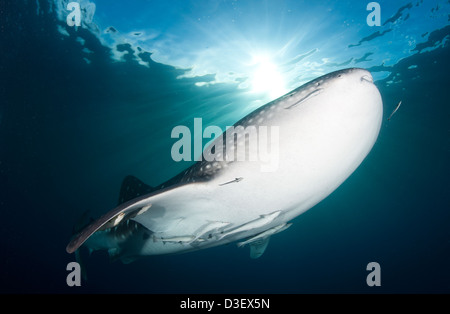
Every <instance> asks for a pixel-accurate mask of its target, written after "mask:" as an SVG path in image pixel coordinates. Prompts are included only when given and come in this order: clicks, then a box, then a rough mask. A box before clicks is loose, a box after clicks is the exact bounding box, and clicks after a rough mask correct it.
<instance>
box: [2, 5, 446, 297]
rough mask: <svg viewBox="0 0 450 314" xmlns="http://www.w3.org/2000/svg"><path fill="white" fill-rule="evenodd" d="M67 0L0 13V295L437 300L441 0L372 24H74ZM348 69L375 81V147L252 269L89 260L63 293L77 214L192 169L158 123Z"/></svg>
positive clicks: (295, 12)
mask: <svg viewBox="0 0 450 314" xmlns="http://www.w3.org/2000/svg"><path fill="white" fill-rule="evenodd" d="M69 2H71V1H57V0H54V1H53V0H36V1H25V0H23V1H2V2H1V3H0V44H1V49H0V99H1V103H0V208H1V214H2V219H1V221H2V223H1V228H0V232H1V234H0V243H1V247H0V278H1V281H0V282H1V283H2V285H1V291H2V293H449V292H450V269H449V267H448V266H449V265H450V228H449V223H450V196H449V193H448V191H449V188H450V184H449V180H448V176H449V175H450V166H449V165H448V162H449V160H450V158H449V157H450V140H449V138H450V109H449V108H448V105H449V101H448V95H447V90H448V86H449V78H448V75H447V73H448V71H449V70H450V66H449V62H450V61H449V56H450V53H449V50H450V44H449V38H450V37H449V36H450V23H449V22H450V2H449V1H438V0H429V1H427V0H421V1H420V0H419V1H417V0H414V1H395V2H394V1H387V0H386V1H378V2H377V3H378V4H379V5H380V8H381V23H380V25H379V26H369V25H368V23H367V19H366V18H367V16H368V15H369V14H370V12H371V11H369V10H367V4H368V3H369V1H367V2H364V1H350V0H348V1H288V0H286V1H278V0H277V1H270V0H266V1H256V0H248V1H242V2H241V1H175V0H173V1H143V0H142V1H140V0H135V1H114V2H112V1H105V0H96V1H88V0H80V1H76V2H79V3H80V7H81V25H80V26H69V25H68V24H67V20H66V17H67V16H68V15H69V14H70V12H69V11H68V10H67V9H66V8H67V4H68V3H69ZM348 67H362V68H365V69H367V70H369V71H371V73H372V74H373V76H374V78H375V80H376V82H375V83H376V85H377V86H378V88H379V90H380V92H381V95H382V97H383V103H384V118H383V124H382V128H381V132H380V135H379V138H378V140H377V142H376V144H375V146H374V148H373V149H372V151H371V153H370V154H369V156H368V157H367V158H366V160H365V161H364V162H363V163H362V165H361V166H360V167H359V168H358V169H357V170H356V171H355V173H354V174H353V175H352V176H351V177H350V178H349V179H347V181H345V182H344V183H343V184H342V185H341V186H340V187H339V188H338V189H337V190H336V191H335V192H333V193H332V194H331V195H330V196H329V197H328V198H326V199H325V200H324V201H322V202H321V203H319V204H318V205H316V206H315V207H314V208H312V209H310V210H309V211H307V212H306V213H304V214H302V215H301V216H299V217H297V218H296V219H295V220H294V224H293V226H292V227H291V228H289V229H288V230H286V231H284V232H282V233H280V234H277V235H275V236H273V237H272V239H271V241H270V244H269V247H268V248H267V250H266V252H265V253H264V255H263V256H262V257H261V258H259V259H256V260H254V259H250V258H249V253H248V249H246V248H243V249H241V248H237V247H236V246H235V245H234V244H231V245H226V246H221V247H216V248H211V249H207V250H202V251H198V252H193V253H187V254H182V255H171V256H151V257H146V258H142V259H140V260H138V261H135V262H133V263H131V264H127V265H124V264H122V263H120V262H112V263H111V262H110V261H109V258H108V256H107V255H106V253H105V254H102V253H94V254H93V255H92V256H91V257H90V258H89V259H88V260H87V261H86V264H87V272H88V280H87V281H83V283H82V286H81V287H68V286H67V284H66V276H67V274H68V271H67V270H66V265H67V264H68V263H69V262H72V261H74V260H75V257H74V256H73V255H69V254H67V253H66V251H65V246H66V245H67V243H68V241H69V239H70V237H71V235H72V228H73V226H74V224H75V223H76V222H77V220H78V219H79V217H80V216H81V215H82V214H83V213H84V212H85V211H86V210H90V212H91V214H92V216H93V217H99V216H100V215H102V214H104V213H106V212H107V211H109V210H111V209H112V208H114V207H115V206H116V204H117V199H118V194H119V189H120V184H121V182H122V179H123V178H124V177H125V176H126V175H129V174H132V175H135V176H137V177H139V178H140V179H141V180H143V181H144V182H146V183H147V184H150V185H153V186H156V185H158V184H160V183H161V182H163V181H165V180H167V179H169V178H171V177H172V176H173V175H175V174H177V173H179V172H180V171H181V170H183V169H185V168H187V167H188V166H189V165H191V164H192V163H188V162H179V163H177V162H174V161H173V159H172V158H171V155H170V152H171V147H172V145H173V143H174V139H172V138H171V137H170V133H171V130H172V129H173V127H174V126H177V125H187V126H189V127H192V126H193V119H194V117H202V118H203V124H204V125H205V126H206V125H212V124H213V125H218V126H220V127H222V128H224V127H225V126H227V125H232V124H233V123H235V122H236V121H238V120H239V119H240V118H242V117H243V116H245V115H246V114H247V113H249V112H251V111H253V110H254V109H255V108H257V107H259V106H261V105H263V104H264V103H266V102H268V101H270V100H272V99H274V98H276V97H277V96H280V95H282V94H283V93H285V92H287V91H289V90H291V89H293V88H295V87H298V86H300V85H302V84H303V83H306V82H307V81H309V80H311V79H313V78H316V77H318V76H320V75H322V74H326V73H328V72H331V71H334V70H338V69H343V68H348ZM400 101H401V102H402V105H401V107H400V108H399V110H398V111H397V112H396V113H395V115H394V116H393V117H392V119H390V120H387V118H388V117H389V115H390V114H391V112H392V111H393V110H394V109H395V108H396V106H397V104H398V103H399V102H400ZM274 197H276V196H274ZM369 262H378V263H379V264H380V266H381V286H380V287H369V286H368V285H367V284H366V277H367V275H368V273H369V272H368V271H367V270H366V266H367V264H368V263H369Z"/></svg>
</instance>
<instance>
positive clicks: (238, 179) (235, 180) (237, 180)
mask: <svg viewBox="0 0 450 314" xmlns="http://www.w3.org/2000/svg"><path fill="white" fill-rule="evenodd" d="M242 180H244V178H242V177H239V178H236V179H234V180H231V181H228V182H225V183H222V184H219V185H220V186H222V185H226V184H230V183H234V182H239V181H242Z"/></svg>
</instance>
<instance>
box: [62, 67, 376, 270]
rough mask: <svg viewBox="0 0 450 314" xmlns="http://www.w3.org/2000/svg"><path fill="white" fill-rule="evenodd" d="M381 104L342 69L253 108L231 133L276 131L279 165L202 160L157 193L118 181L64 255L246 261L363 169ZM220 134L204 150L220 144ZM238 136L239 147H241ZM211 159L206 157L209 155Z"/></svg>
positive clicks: (354, 71) (366, 81) (362, 78)
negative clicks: (209, 254)
mask: <svg viewBox="0 0 450 314" xmlns="http://www.w3.org/2000/svg"><path fill="white" fill-rule="evenodd" d="M382 115H383V104H382V98H381V95H380V92H379V90H378V89H377V87H376V86H375V84H374V80H373V77H372V75H371V74H370V72H368V71H367V70H364V69H360V68H350V69H343V70H339V71H336V72H332V73H329V74H326V75H324V76H321V77H318V78H316V79H314V80H312V81H310V82H308V83H306V84H304V85H302V86H300V87H298V88H296V89H294V90H293V91H291V92H289V93H287V94H285V95H284V96H281V97H280V98H278V99H276V100H273V101H271V102H269V103H267V104H266V105H263V106H261V107H260V108H258V109H256V110H255V111H253V112H251V113H250V114H248V115H247V116H245V117H244V118H242V119H241V120H239V121H238V122H236V124H235V126H242V127H243V128H240V129H239V128H238V130H241V131H240V132H245V127H247V126H256V128H255V129H256V130H258V129H259V128H257V126H261V125H263V126H268V127H270V126H274V127H278V132H279V136H278V137H268V141H269V142H270V143H269V144H270V147H277V148H278V153H277V158H278V160H277V161H278V165H277V167H276V168H274V169H273V171H261V167H260V166H261V163H264V162H265V161H264V160H262V159H256V160H248V159H244V160H242V159H239V160H236V158H230V156H223V158H221V160H214V159H213V160H211V159H210V158H203V159H202V160H199V161H197V162H196V163H195V164H193V165H192V166H191V167H189V168H188V169H186V170H184V171H182V172H181V173H179V174H178V175H176V176H174V177H173V178H171V179H170V180H168V181H166V182H163V183H162V184H160V185H159V186H156V187H151V186H148V185H147V184H145V183H144V182H142V181H140V180H139V179H137V178H136V177H133V176H128V177H126V178H125V179H124V181H123V184H122V187H121V191H120V196H119V202H118V203H119V205H118V206H117V207H116V208H114V209H113V210H111V211H110V212H108V213H106V214H105V215H103V216H101V217H100V218H98V219H97V220H93V221H92V222H91V223H89V224H88V225H87V226H86V227H85V228H84V229H82V230H80V231H79V232H78V233H76V234H75V235H74V236H73V237H72V238H71V240H70V242H69V244H68V245H67V247H66V251H67V252H68V253H73V252H75V251H77V250H78V249H79V248H80V246H82V245H83V246H85V247H87V248H88V250H89V251H90V252H92V251H95V250H106V251H108V253H109V255H110V257H111V258H113V259H114V260H116V259H118V260H121V261H122V262H123V263H129V262H132V261H134V260H135V259H136V258H138V257H141V256H147V255H158V254H174V253H184V252H190V251H194V250H200V249H205V248H211V247H215V246H219V245H223V244H227V243H232V242H236V243H237V245H238V246H239V247H244V246H248V247H250V256H251V258H258V257H260V256H261V255H263V253H264V251H265V250H266V248H267V246H268V243H269V239H270V237H271V236H273V235H275V234H277V233H279V232H282V231H283V230H286V229H287V228H288V227H290V226H291V225H292V220H293V219H294V218H296V217H297V216H299V215H300V214H302V213H304V212H305V211H306V210H308V209H310V208H312V207H314V206H315V205H316V204H318V203H319V202H320V201H322V200H323V199H325V198H326V197H327V196H328V195H330V194H331V193H332V192H333V191H335V190H336V189H337V188H338V187H339V186H340V185H341V184H342V183H343V182H344V181H345V180H346V179H347V178H348V177H349V176H350V175H351V174H352V173H353V172H354V171H355V170H356V169H357V168H358V166H359V165H360V164H361V163H362V161H363V160H364V159H365V157H366V156H367V155H368V154H369V152H370V151H371V149H372V147H373V146H374V144H375V142H376V140H377V137H378V134H379V131H380V127H381V121H382ZM225 135H226V131H225V132H224V133H223V134H222V137H220V136H218V137H217V138H215V139H214V140H213V141H212V143H211V144H210V145H224V146H226V145H229V146H230V145H231V146H235V147H236V146H237V145H241V144H242V143H240V144H239V143H238V141H234V143H233V142H229V141H228V142H227V141H224V140H223V139H224V138H225ZM242 135H243V134H238V135H237V137H238V138H239V137H240V138H241V139H243V140H244V144H245V143H247V141H248V138H249V137H246V136H242ZM209 152H210V153H211V150H210V151H209Z"/></svg>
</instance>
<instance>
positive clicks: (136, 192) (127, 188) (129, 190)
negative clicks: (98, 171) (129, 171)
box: [118, 175, 156, 205]
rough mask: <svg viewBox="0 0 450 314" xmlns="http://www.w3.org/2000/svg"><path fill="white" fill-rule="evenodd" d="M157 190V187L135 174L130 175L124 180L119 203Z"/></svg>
mask: <svg viewBox="0 0 450 314" xmlns="http://www.w3.org/2000/svg"><path fill="white" fill-rule="evenodd" d="M155 190H156V188H154V187H152V186H150V185H147V184H145V183H144V182H142V181H141V180H139V179H138V178H136V177H135V176H132V175H128V176H126V177H125V178H124V179H123V181H122V186H121V187H120V193H119V202H118V205H120V204H123V203H125V202H127V201H130V200H132V199H133V198H136V197H138V196H141V195H145V194H148V193H151V192H153V191H155Z"/></svg>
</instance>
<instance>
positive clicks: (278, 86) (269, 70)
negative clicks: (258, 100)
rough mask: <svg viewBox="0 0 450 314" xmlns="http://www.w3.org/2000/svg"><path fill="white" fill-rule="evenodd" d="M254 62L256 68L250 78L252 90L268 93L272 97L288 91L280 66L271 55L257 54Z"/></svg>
mask: <svg viewBox="0 0 450 314" xmlns="http://www.w3.org/2000/svg"><path fill="white" fill-rule="evenodd" d="M252 64H253V68H254V71H253V73H252V75H251V78H250V84H251V91H252V92H255V93H266V94H267V95H268V96H269V97H270V98H272V99H275V98H277V97H279V96H282V95H283V94H285V93H286V92H287V90H286V87H285V83H284V79H283V76H282V74H281V72H280V70H279V68H278V66H277V65H276V64H275V63H273V62H272V61H271V60H270V58H269V57H267V56H264V55H259V56H255V57H253V62H252Z"/></svg>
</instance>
